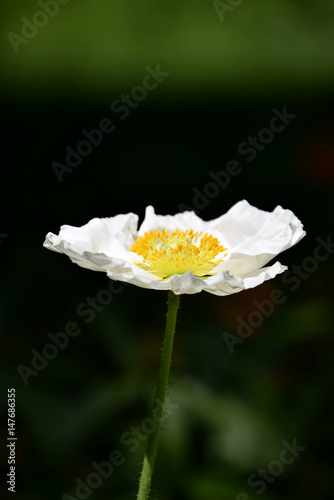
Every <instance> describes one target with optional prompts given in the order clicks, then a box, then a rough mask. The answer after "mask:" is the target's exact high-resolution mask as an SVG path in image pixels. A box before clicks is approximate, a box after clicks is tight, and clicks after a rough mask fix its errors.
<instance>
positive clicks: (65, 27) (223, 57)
mask: <svg viewBox="0 0 334 500" xmlns="http://www.w3.org/2000/svg"><path fill="white" fill-rule="evenodd" d="M221 3H224V2H221ZM225 4H228V2H225ZM218 5H219V2H218ZM2 11H3V16H2V21H1V24H2V31H3V32H4V34H6V35H7V34H8V33H10V32H12V33H15V34H18V35H19V34H20V33H21V29H22V26H23V24H24V22H22V17H26V18H27V19H28V20H29V21H32V19H33V16H34V15H35V14H36V12H38V11H41V7H40V6H39V5H38V3H37V2H36V1H34V0H17V1H16V2H15V4H13V2H10V1H9V0H4V1H3V2H2ZM218 11H221V9H219V8H218ZM223 17H224V20H223V21H221V20H220V18H219V16H218V14H217V12H216V10H215V8H214V5H213V2H211V1H209V2H203V1H199V0H197V1H194V0H192V1H190V0H188V1H183V2H176V1H172V2H168V3H166V4H162V3H159V4H157V2H154V1H152V0H145V1H141V2H139V3H136V2H133V1H131V0H115V1H112V2H110V1H108V0H95V1H94V2H92V1H89V0H71V1H70V2H69V3H68V4H66V5H60V9H59V12H58V14H57V15H55V16H54V17H49V21H48V23H47V24H46V26H41V27H40V28H39V30H38V33H37V34H36V35H35V36H34V37H33V38H32V39H31V40H29V43H28V44H26V45H25V44H21V45H19V53H18V54H16V55H15V53H14V51H13V48H12V46H11V43H10V40H9V39H8V38H7V37H6V36H3V37H2V39H1V43H2V46H3V47H2V58H1V66H2V68H3V70H4V76H5V79H4V82H3V83H7V84H10V85H18V86H21V83H22V80H23V79H24V81H25V82H26V84H27V85H28V88H29V92H31V91H33V92H38V93H39V94H40V93H41V92H42V93H45V92H46V91H47V92H48V93H49V92H50V91H51V92H53V93H54V92H58V91H59V89H64V90H66V89H68V88H72V89H75V91H76V92H77V93H79V94H81V93H86V92H93V93H95V92H101V91H102V92H106V91H107V92H110V91H111V90H113V89H115V88H116V89H117V88H121V89H123V88H124V86H128V85H130V86H133V85H136V82H137V80H138V77H139V76H140V75H141V74H142V72H143V69H144V68H145V67H146V65H148V64H151V65H155V64H161V67H162V68H164V70H165V71H169V72H170V73H171V78H170V79H169V82H168V85H167V88H166V89H165V90H164V92H169V93H170V92H172V93H179V92H180V91H183V93H184V92H187V93H188V92H189V89H190V90H191V92H194V91H195V90H198V89H203V88H205V87H206V86H207V85H208V84H209V85H210V86H212V87H213V88H218V89H219V88H221V86H223V87H225V88H226V87H227V88H238V89H240V90H242V91H244V92H249V91H250V90H251V89H252V90H255V91H256V92H258V91H259V90H260V89H261V92H267V91H268V90H269V88H270V87H273V88H276V89H281V90H282V89H291V88H295V89H296V90H298V92H301V91H304V90H307V89H309V88H310V86H312V85H313V84H314V83H318V84H323V85H330V83H331V82H332V80H333V77H334V65H333V58H332V54H333V51H334V37H333V31H334V6H333V2H332V1H331V0H323V1H322V2H321V4H315V3H314V2H311V1H301V0H271V1H270V2H263V0H253V1H252V2H247V1H246V2H241V3H240V4H239V5H238V6H236V7H235V8H233V9H232V10H231V11H226V13H225V14H224V15H223ZM42 25H43V22H42Z"/></svg>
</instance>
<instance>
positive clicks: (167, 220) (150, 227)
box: [138, 206, 207, 236]
mask: <svg viewBox="0 0 334 500" xmlns="http://www.w3.org/2000/svg"><path fill="white" fill-rule="evenodd" d="M206 227H207V222H205V221H203V220H202V219H200V217H198V216H197V215H196V214H195V212H182V213H179V214H176V215H157V214H156V213H155V211H154V208H153V207H152V206H148V207H147V208H146V212H145V218H144V221H143V223H142V224H141V226H140V228H139V231H138V235H139V236H144V234H145V233H148V232H149V231H157V229H159V228H160V229H161V228H164V229H167V230H169V231H174V230H175V229H178V230H179V231H185V230H186V229H193V230H194V231H204V230H206Z"/></svg>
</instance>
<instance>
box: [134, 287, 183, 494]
mask: <svg viewBox="0 0 334 500" xmlns="http://www.w3.org/2000/svg"><path fill="white" fill-rule="evenodd" d="M179 301H180V296H179V295H175V294H174V293H173V292H172V291H169V294H168V311H167V320H166V329H165V338H164V343H163V347H162V357H161V363H160V370H159V376H158V383H157V388H156V392H155V396H154V400H153V417H154V421H155V422H156V424H157V425H156V428H155V430H154V432H153V433H152V434H150V435H149V437H148V440H147V447H146V453H145V457H144V464H143V469H142V473H141V477H140V483H139V491H138V496H137V500H147V499H148V497H149V493H150V488H151V480H152V474H153V468H154V462H155V457H156V454H157V449H158V441H159V432H160V427H161V421H162V416H163V409H164V402H165V397H166V390H167V385H168V377H169V368H170V364H171V357H172V349H173V340H174V333H175V324H176V316H177V310H178V307H179Z"/></svg>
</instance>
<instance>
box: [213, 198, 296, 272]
mask: <svg viewBox="0 0 334 500" xmlns="http://www.w3.org/2000/svg"><path fill="white" fill-rule="evenodd" d="M209 225H210V228H211V230H217V231H219V232H221V234H222V237H223V238H224V244H225V245H226V246H227V248H228V250H229V252H230V256H229V260H228V261H226V262H224V263H222V264H220V266H219V271H222V270H229V271H231V272H232V273H234V274H238V275H241V276H243V275H245V274H247V273H250V272H252V271H254V270H256V269H259V268H260V267H262V266H264V265H266V264H267V263H268V262H269V261H270V260H272V259H273V258H274V257H275V256H276V255H278V254H279V253H281V252H283V251H284V250H287V249H288V248H290V247H292V246H293V245H295V244H296V243H298V241H300V240H301V239H302V238H303V237H304V236H305V234H306V233H305V231H303V225H302V223H301V222H300V220H299V219H298V218H297V217H296V216H295V215H294V214H293V213H292V212H291V211H290V210H284V209H283V208H282V207H280V206H278V207H276V208H275V210H274V211H273V212H265V211H264V210H259V209H257V208H256V207H253V206H251V205H250V204H249V203H248V202H247V201H245V200H243V201H240V202H239V203H237V204H236V205H234V206H233V207H232V208H231V209H230V210H229V211H228V212H227V213H226V214H224V215H222V216H221V217H219V218H218V219H215V220H213V221H211V222H209Z"/></svg>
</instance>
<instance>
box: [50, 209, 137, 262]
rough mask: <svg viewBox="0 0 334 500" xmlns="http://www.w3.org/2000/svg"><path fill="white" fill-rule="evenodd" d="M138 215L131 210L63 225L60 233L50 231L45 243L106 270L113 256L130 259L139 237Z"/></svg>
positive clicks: (75, 259)
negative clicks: (85, 222)
mask: <svg viewBox="0 0 334 500" xmlns="http://www.w3.org/2000/svg"><path fill="white" fill-rule="evenodd" d="M137 224H138V216H137V215H135V214H132V213H129V214H120V215H116V216H115V217H109V218H103V219H97V218H96V219H92V220H91V221H89V222H88V223H87V224H85V225H84V226H81V227H74V226H68V225H65V226H62V227H61V228H60V232H59V235H55V234H53V233H48V234H47V236H46V240H45V242H44V246H45V247H46V248H48V249H49V250H53V251H55V252H60V253H64V254H66V255H68V257H70V259H71V260H72V262H75V263H76V264H78V265H80V266H81V267H85V268H87V269H92V270H94V271H105V270H106V269H107V268H108V267H109V266H110V265H111V263H112V261H113V259H124V260H126V259H129V258H130V257H129V255H130V252H129V246H131V245H132V243H134V241H135V240H136V238H137Z"/></svg>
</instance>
